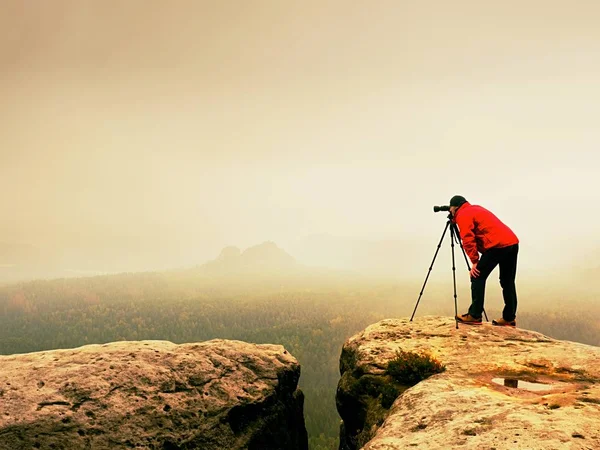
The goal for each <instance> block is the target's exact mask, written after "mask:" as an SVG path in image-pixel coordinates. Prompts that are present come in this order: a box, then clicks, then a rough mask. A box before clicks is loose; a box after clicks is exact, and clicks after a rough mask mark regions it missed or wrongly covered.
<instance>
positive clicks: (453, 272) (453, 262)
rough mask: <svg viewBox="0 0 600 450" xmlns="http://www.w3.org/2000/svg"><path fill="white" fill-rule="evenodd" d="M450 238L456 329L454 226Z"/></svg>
mask: <svg viewBox="0 0 600 450" xmlns="http://www.w3.org/2000/svg"><path fill="white" fill-rule="evenodd" d="M450 240H451V241H452V244H451V245H450V246H451V247H452V281H453V283H454V321H455V322H456V329H457V330H458V319H457V318H456V317H458V301H457V299H456V264H455V260H454V228H452V229H451V230H450Z"/></svg>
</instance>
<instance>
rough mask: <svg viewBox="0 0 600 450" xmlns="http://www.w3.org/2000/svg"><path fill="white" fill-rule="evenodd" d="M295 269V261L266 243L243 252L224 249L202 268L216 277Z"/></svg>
mask: <svg viewBox="0 0 600 450" xmlns="http://www.w3.org/2000/svg"><path fill="white" fill-rule="evenodd" d="M296 267H297V265H296V260H295V259H294V258H293V257H292V256H291V255H289V254H288V253H287V252H286V251H285V250H283V249H281V248H280V247H278V246H277V244H275V243H274V242H271V241H267V242H264V243H262V244H259V245H255V246H253V247H249V248H247V249H246V250H244V251H243V252H241V251H240V249H239V248H237V247H234V246H229V247H225V248H224V249H223V250H221V253H220V255H219V257H218V258H217V259H215V260H213V261H209V262H208V263H206V264H204V265H203V266H202V269H203V270H204V271H205V272H208V273H210V274H218V275H234V274H242V273H261V272H264V273H279V272H286V271H289V270H293V269H295V268H296Z"/></svg>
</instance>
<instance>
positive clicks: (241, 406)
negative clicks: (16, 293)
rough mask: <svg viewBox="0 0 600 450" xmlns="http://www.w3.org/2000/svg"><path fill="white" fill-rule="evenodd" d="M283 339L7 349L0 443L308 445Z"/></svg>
mask: <svg viewBox="0 0 600 450" xmlns="http://www.w3.org/2000/svg"><path fill="white" fill-rule="evenodd" d="M299 377H300V366H299V364H298V362H297V361H296V359H295V358H294V357H293V356H291V355H290V354H289V353H288V352H287V351H286V350H285V349H284V348H283V347H281V346H278V345H254V344H248V343H245V342H239V341H225V340H213V341H208V342H203V343H197V344H183V345H175V344H173V343H171V342H166V341H141V342H116V343H111V344H105V345H88V346H84V347H80V348H77V349H72V350H54V351H46V352H39V353H28V354H22V355H11V356H0V449H31V448H42V449H45V448H53V449H79V448H81V449H84V448H93V449H108V448H110V449H119V448H136V447H137V448H151V449H152V448H155V449H192V448H198V449H205V450H211V449H215V450H216V449H219V450H221V449H242V448H243V449H246V448H248V449H273V450H274V449H282V448H286V449H298V450H300V449H301V450H305V449H307V448H308V444H307V434H306V429H305V427H304V418H303V411H302V410H303V395H302V392H301V391H299V390H298V389H297V383H298V378H299Z"/></svg>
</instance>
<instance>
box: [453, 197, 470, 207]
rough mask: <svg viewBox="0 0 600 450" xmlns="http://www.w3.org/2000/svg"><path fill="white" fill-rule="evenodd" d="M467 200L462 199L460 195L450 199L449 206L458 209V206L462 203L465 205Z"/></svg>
mask: <svg viewBox="0 0 600 450" xmlns="http://www.w3.org/2000/svg"><path fill="white" fill-rule="evenodd" d="M466 202H467V199H466V198H464V197H463V196H462V195H455V196H454V197H452V198H451V199H450V206H458V207H460V205H462V204H463V203H466Z"/></svg>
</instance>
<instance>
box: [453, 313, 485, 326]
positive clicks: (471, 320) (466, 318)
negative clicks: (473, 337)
mask: <svg viewBox="0 0 600 450" xmlns="http://www.w3.org/2000/svg"><path fill="white" fill-rule="evenodd" d="M455 318H456V320H457V321H459V322H460V323H466V324H467V325H481V317H480V318H479V319H477V318H475V317H473V316H471V315H470V314H463V315H462V316H456V317H455Z"/></svg>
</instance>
